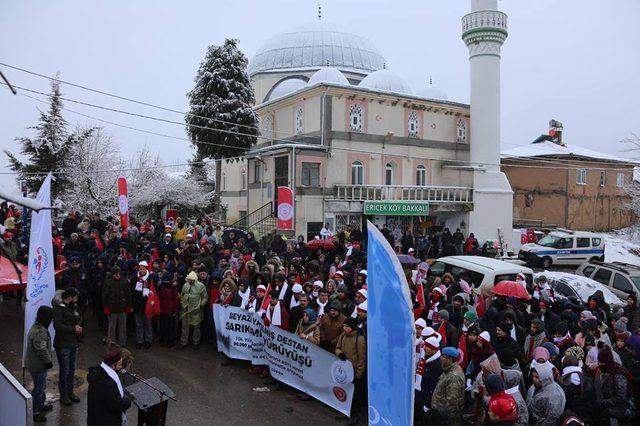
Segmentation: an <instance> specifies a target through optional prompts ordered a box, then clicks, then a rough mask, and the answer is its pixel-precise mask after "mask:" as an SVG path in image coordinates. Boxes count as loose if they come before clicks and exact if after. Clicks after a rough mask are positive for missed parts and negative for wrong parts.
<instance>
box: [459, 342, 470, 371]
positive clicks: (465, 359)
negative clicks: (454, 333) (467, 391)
mask: <svg viewBox="0 0 640 426" xmlns="http://www.w3.org/2000/svg"><path fill="white" fill-rule="evenodd" d="M458 352H459V353H460V355H458V364H460V368H462V370H463V371H464V370H466V369H467V364H468V363H469V356H468V355H467V333H462V336H460V340H459V341H458Z"/></svg>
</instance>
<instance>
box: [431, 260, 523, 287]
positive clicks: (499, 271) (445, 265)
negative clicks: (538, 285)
mask: <svg viewBox="0 0 640 426" xmlns="http://www.w3.org/2000/svg"><path fill="white" fill-rule="evenodd" d="M431 272H432V273H433V275H435V276H437V277H439V276H442V275H443V274H444V273H445V272H449V273H452V274H457V275H459V276H460V277H461V278H463V279H464V280H465V281H467V282H468V283H469V285H473V287H474V288H476V289H478V288H479V287H480V286H482V289H483V290H484V291H489V290H490V289H492V288H493V286H494V285H495V284H498V283H499V282H500V281H515V280H516V276H517V275H518V274H519V273H522V274H524V277H525V281H526V282H527V288H528V289H532V288H533V271H532V270H531V269H530V268H527V267H526V266H522V265H517V264H515V263H509V262H503V261H502V260H498V259H493V258H491V257H482V256H446V257H441V258H439V259H437V260H436V261H435V262H433V263H432V264H431Z"/></svg>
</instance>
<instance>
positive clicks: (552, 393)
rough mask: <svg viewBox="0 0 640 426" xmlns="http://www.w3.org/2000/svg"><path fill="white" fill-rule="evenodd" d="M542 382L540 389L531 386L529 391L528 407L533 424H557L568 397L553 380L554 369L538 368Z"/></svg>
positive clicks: (544, 425)
mask: <svg viewBox="0 0 640 426" xmlns="http://www.w3.org/2000/svg"><path fill="white" fill-rule="evenodd" d="M537 371H538V375H539V377H540V381H541V383H542V387H541V388H540V389H536V387H535V386H533V385H532V386H531V387H530V388H529V391H528V392H527V407H528V408H529V422H530V424H531V425H541V426H555V424H556V422H557V421H558V418H560V416H561V415H562V413H563V412H564V405H565V402H566V398H565V396H564V391H563V390H562V387H560V385H559V384H557V383H556V382H554V381H553V371H552V370H551V369H550V368H549V369H543V368H540V369H538V370H537Z"/></svg>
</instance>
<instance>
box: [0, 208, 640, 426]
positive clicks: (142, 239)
mask: <svg viewBox="0 0 640 426" xmlns="http://www.w3.org/2000/svg"><path fill="white" fill-rule="evenodd" d="M382 232H383V234H384V235H385V237H387V238H388V239H390V242H392V245H394V246H396V244H395V242H396V241H397V238H396V237H397V236H398V235H394V234H399V236H400V238H399V240H400V246H399V248H398V252H404V253H407V254H409V255H413V256H416V257H417V259H418V260H421V262H420V263H419V264H418V266H417V268H416V269H415V270H409V269H407V270H406V277H407V282H408V284H409V287H410V290H411V294H412V298H413V303H414V320H415V331H416V342H415V351H416V352H415V353H416V365H415V371H416V374H415V403H414V418H415V424H420V425H423V424H424V425H427V424H430V425H433V424H436V425H437V424H440V425H459V424H464V423H473V424H501V425H527V424H531V425H556V424H563V425H581V424H597V425H601V424H602V425H605V424H611V425H614V424H631V423H633V421H634V419H635V418H636V407H635V405H634V402H635V401H638V392H639V389H640V386H639V385H640V383H639V380H640V335H638V332H639V331H640V307H638V305H637V300H636V297H635V296H634V295H630V296H629V298H628V299H627V300H626V306H609V305H607V304H606V303H605V302H604V298H603V297H602V294H601V293H599V292H596V293H594V294H593V295H592V296H591V297H590V298H589V300H588V303H587V304H586V305H585V306H577V305H575V304H573V303H572V302H571V301H569V300H566V299H561V298H559V297H556V296H555V295H554V293H553V290H552V288H551V287H550V285H549V283H547V281H546V279H545V278H544V277H540V278H539V280H538V281H537V282H536V283H534V286H533V287H532V288H531V286H530V287H529V288H528V291H529V294H530V296H531V298H530V300H523V299H515V298H512V297H511V298H507V297H502V296H494V295H492V293H491V288H485V287H484V286H480V287H478V284H479V283H474V282H472V281H471V279H470V277H469V276H456V275H454V274H450V273H444V274H443V275H441V276H436V275H434V274H433V272H432V271H431V269H430V268H429V264H428V263H427V262H426V261H425V259H426V258H427V257H428V256H430V255H431V254H433V251H432V250H433V249H431V248H430V246H431V245H432V244H427V245H426V246H425V245H424V243H420V242H419V241H418V240H419V239H427V240H429V241H435V240H436V239H437V240H438V241H440V242H442V241H444V242H443V243H442V244H441V243H438V244H435V245H436V249H437V250H438V252H437V254H440V255H442V254H448V253H451V254H457V253H468V254H472V253H474V252H475V251H476V250H477V249H478V243H477V241H475V242H474V240H475V238H473V235H472V234H471V235H470V236H469V238H466V239H465V238H464V237H463V236H462V233H460V232H459V230H457V231H456V232H455V233H454V234H450V233H448V231H447V232H446V233H445V232H443V233H442V234H440V235H439V236H438V237H437V238H436V237H435V236H434V238H433V239H431V238H429V237H425V236H424V235H423V234H419V236H420V237H416V238H414V237H413V236H412V235H411V233H410V232H404V233H403V232H399V233H398V232H396V229H393V230H389V229H386V227H385V228H384V229H382ZM443 234H444V235H443ZM5 235H6V233H5ZM16 235H17V234H16ZM456 235H457V236H456ZM320 237H322V238H324V239H325V240H326V239H329V240H330V243H329V244H313V243H317V241H313V242H311V243H305V241H304V238H303V237H302V236H301V237H299V238H298V239H292V240H286V239H285V238H284V237H283V236H280V235H276V236H275V238H274V239H273V241H272V242H271V243H270V244H269V245H268V246H267V247H265V246H264V245H261V244H260V242H258V241H257V240H256V238H255V237H254V235H253V234H252V233H251V232H248V233H244V232H242V231H239V230H224V229H223V228H222V227H221V226H219V225H216V224H214V223H211V222H210V221H209V220H208V219H206V218H205V219H202V220H200V221H194V220H189V221H186V220H182V219H180V218H176V219H175V220H174V219H169V220H167V221H163V220H155V221H152V220H146V221H144V222H137V221H135V220H132V221H131V224H130V226H129V227H128V229H126V230H125V232H121V231H120V230H119V224H118V223H117V220H115V219H113V218H106V219H102V218H100V216H98V215H88V216H86V217H81V216H79V215H77V214H76V213H73V212H72V213H69V215H68V216H67V217H66V218H65V219H64V221H63V222H62V223H61V226H60V227H59V228H58V227H56V228H54V229H53V240H54V252H55V253H56V255H57V259H58V262H59V263H66V266H64V267H63V265H62V264H59V265H58V266H59V267H61V268H63V269H64V270H63V271H62V272H61V273H60V274H59V275H58V278H57V281H56V288H57V292H56V297H55V298H54V301H53V304H52V305H53V309H43V310H42V312H40V311H39V312H38V319H37V321H36V324H35V325H34V327H33V329H32V330H30V332H29V348H28V356H27V360H28V364H27V368H28V369H29V371H30V372H31V374H32V376H33V379H34V387H35V388H34V393H33V395H34V404H33V407H34V413H35V416H36V417H35V419H36V420H38V421H43V420H44V419H45V413H46V411H47V410H49V409H50V408H51V407H50V406H49V405H45V400H44V381H45V380H46V371H47V370H48V369H50V368H52V366H53V363H52V360H53V358H52V352H51V343H47V336H48V333H47V332H46V329H47V327H48V325H49V324H50V323H51V321H53V325H54V328H55V330H56V336H55V340H54V342H53V347H54V348H55V349H56V350H55V353H56V356H57V360H58V364H59V368H60V380H59V390H60V396H61V398H60V403H61V404H63V405H71V404H73V403H77V402H78V401H79V398H78V397H77V396H76V395H75V394H74V392H73V380H72V378H73V375H74V367H75V359H76V354H77V350H78V346H79V344H80V342H81V341H82V336H83V334H84V333H85V323H86V319H87V317H90V316H93V317H95V321H96V322H97V324H98V327H99V329H100V330H101V332H102V333H103V335H104V342H105V344H106V345H108V347H109V348H111V350H110V351H109V353H108V356H107V355H105V365H106V367H103V371H100V370H98V371H96V370H93V373H94V374H93V375H92V380H94V381H95V382H96V383H103V382H105V380H108V379H107V378H108V377H112V371H117V369H116V368H115V366H116V365H117V364H118V363H120V362H121V356H120V355H119V352H115V353H114V349H113V348H114V347H115V348H116V349H115V350H116V351H117V348H118V347H122V348H124V347H126V346H127V345H128V343H129V337H128V335H129V333H128V330H129V329H130V328H131V331H132V332H131V333H130V334H131V335H134V336H135V337H134V342H133V343H134V348H135V349H136V350H149V349H150V348H152V346H153V345H154V344H159V345H163V346H167V347H175V348H176V349H185V348H188V347H191V348H192V349H193V350H197V349H199V348H200V347H201V345H211V346H213V345H215V335H214V333H215V332H214V325H213V316H212V309H211V307H212V305H213V304H221V305H227V306H236V307H240V308H242V309H246V310H247V311H250V312H258V313H259V314H261V315H262V317H263V318H264V322H265V325H267V326H269V327H280V328H282V329H285V330H288V331H290V332H292V333H295V334H296V335H298V336H299V337H300V338H302V339H306V340H308V341H309V342H311V343H313V344H315V345H318V346H319V347H321V348H324V349H325V350H327V351H330V352H332V353H334V354H336V355H337V356H338V357H339V358H340V359H343V360H348V361H350V362H351V363H352V365H353V369H354V376H355V379H354V388H355V392H354V397H353V404H352V413H351V416H350V421H351V422H352V423H355V422H357V421H358V420H359V419H362V418H366V416H367V361H366V360H367V344H366V342H367V280H368V273H367V257H366V252H365V251H364V247H365V245H366V243H365V241H363V233H362V232H361V231H360V229H359V228H358V227H357V226H352V227H350V229H349V230H347V231H341V232H339V233H337V234H336V235H327V234H326V233H324V235H322V236H318V238H320ZM469 241H471V242H469ZM16 244H17V245H19V244H18V243H17V241H16ZM414 246H415V247H414ZM441 250H442V251H441ZM18 252H20V250H18ZM18 257H19V255H18ZM518 282H519V283H520V284H521V285H523V286H525V288H527V285H526V283H525V281H524V277H518ZM265 300H267V301H266V302H265ZM132 323H133V324H132ZM134 330H135V331H134ZM228 363H229V360H225V361H224V364H228ZM112 367H113V368H112ZM109 369H111V370H109ZM252 372H254V373H256V374H260V375H262V376H264V377H268V374H269V373H268V369H264V368H254V369H252ZM43 373H44V374H43ZM100 380H102V382H100ZM113 380H114V382H115V379H113ZM113 389H115V388H113ZM120 390H121V389H120ZM299 398H300V399H301V400H304V399H308V397H307V396H306V395H305V394H300V395H299ZM118 401H119V402H118V403H117V404H115V403H114V405H115V406H117V407H119V408H118V409H119V410H120V409H121V410H122V411H123V412H124V411H125V410H126V408H127V407H128V405H127V403H126V397H125V396H123V399H122V400H118ZM94 406H95V402H94Z"/></svg>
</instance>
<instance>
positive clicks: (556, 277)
mask: <svg viewBox="0 0 640 426" xmlns="http://www.w3.org/2000/svg"><path fill="white" fill-rule="evenodd" d="M541 275H544V276H545V277H546V278H547V281H548V282H549V285H550V286H551V288H553V292H554V294H555V296H556V298H560V299H569V300H571V301H572V302H573V303H574V304H576V305H578V304H579V305H584V304H586V303H587V299H589V296H591V295H592V294H593V293H595V292H596V291H598V290H600V291H601V292H602V294H603V295H604V301H605V302H607V303H608V304H609V305H610V306H623V305H624V304H625V302H624V301H623V300H622V299H620V298H619V297H618V296H617V295H615V294H614V293H613V292H612V291H611V290H609V288H608V287H607V286H605V285H603V284H601V283H599V282H597V281H594V280H592V279H591V278H587V277H585V276H582V275H576V274H570V273H568V272H555V271H554V272H551V271H544V272H536V274H535V278H536V279H537V278H538V277H540V276H541Z"/></svg>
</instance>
